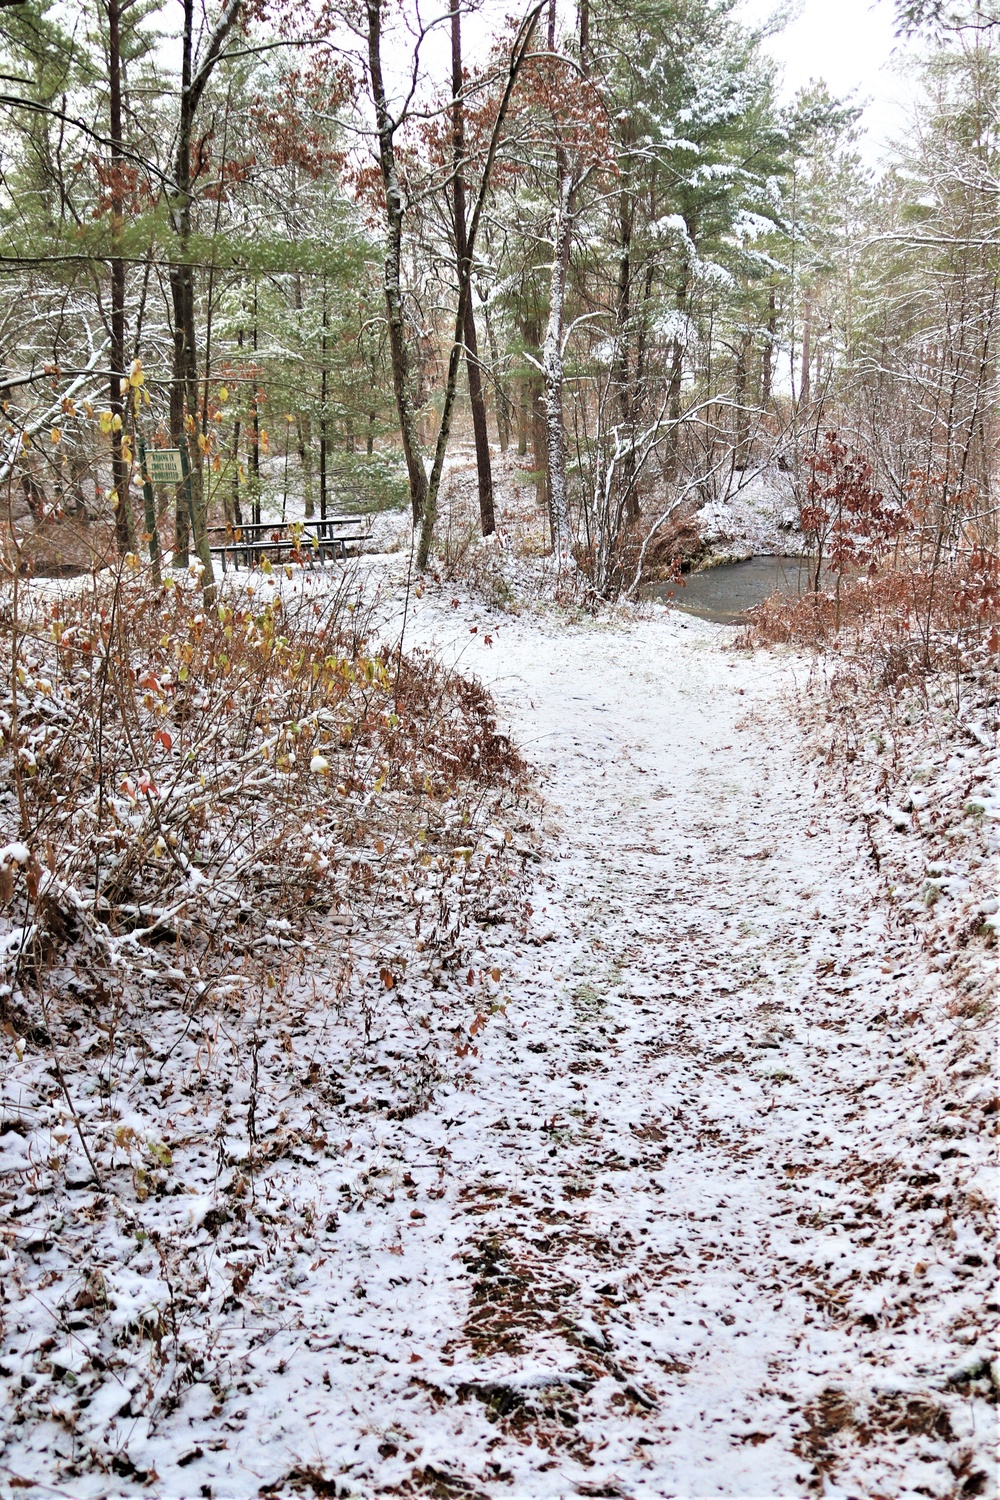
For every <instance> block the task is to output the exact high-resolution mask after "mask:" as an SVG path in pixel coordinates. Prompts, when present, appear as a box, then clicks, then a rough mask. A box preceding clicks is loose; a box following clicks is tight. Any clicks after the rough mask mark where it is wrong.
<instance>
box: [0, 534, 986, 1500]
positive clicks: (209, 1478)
mask: <svg viewBox="0 0 1000 1500" xmlns="http://www.w3.org/2000/svg"><path fill="white" fill-rule="evenodd" d="M387 568H388V571H390V572H392V571H393V570H395V572H396V573H397V574H399V575H400V576H401V572H402V569H401V559H399V558H397V559H393V560H390V561H389V563H388V564H387ZM409 631H410V636H411V639H413V640H415V641H417V642H420V641H423V642H426V643H428V644H433V645H434V646H435V648H436V649H437V650H438V651H439V652H440V653H441V654H442V656H443V657H444V658H445V660H447V661H450V662H454V663H456V664H457V665H459V666H460V668H461V670H463V671H468V672H471V673H474V674H475V675H478V676H480V677H481V678H482V680H483V681H484V682H485V683H486V684H487V685H489V686H490V687H491V688H492V689H493V691H494V692H495V694H496V696H497V699H498V702H499V704H500V708H501V718H502V719H503V718H506V720H507V721H508V722H509V726H510V729H511V731H512V733H513V735H514V738H515V740H516V743H517V744H518V745H519V747H520V748H521V751H522V753H523V754H524V756H525V757H526V758H527V759H528V761H529V762H530V763H531V765H532V766H533V767H534V768H535V770H536V772H537V775H538V776H539V778H540V782H541V790H542V792H543V794H544V796H545V798H546V800H547V806H548V814H547V816H548V818H549V820H550V826H549V827H548V829H547V832H546V838H545V842H544V844H543V845H542V846H541V847H537V846H536V843H535V842H534V841H533V839H532V837H531V832H530V829H531V823H532V819H531V818H530V817H529V816H528V814H527V813H525V815H524V827H523V830H522V831H521V832H520V833H518V831H517V830H516V828H507V829H506V830H504V829H499V830H497V831H496V837H497V838H498V840H499V843H500V844H501V845H503V846H504V847H509V845H506V844H505V833H508V832H509V833H510V834H511V838H512V841H513V842H514V846H515V847H517V848H519V849H520V857H521V860H522V862H523V864H524V866H525V870H526V872H530V871H534V876H533V885H532V888H531V889H530V892H529V900H528V906H527V907H524V908H522V910H521V913H520V916H519V917H518V916H517V915H516V914H515V911H514V909H513V908H511V907H509V906H508V907H507V908H506V909H505V908H503V907H499V908H497V909H495V910H491V909H490V908H489V906H488V903H484V904H482V905H481V906H480V907H479V909H478V910H477V912H476V913H475V914H474V920H473V921H472V923H471V925H470V929H469V931H468V932H467V933H466V935H465V937H464V939H463V943H464V948H463V958H462V966H461V970H460V971H459V972H455V971H454V970H448V969H445V970H444V971H443V972H441V971H435V972H433V973H425V972H423V971H422V970H420V969H419V966H418V967H417V968H416V970H415V971H412V972H406V973H405V974H404V973H403V971H402V966H401V965H400V964H399V963H398V962H397V963H396V965H395V973H396V975H397V976H398V982H397V983H396V984H395V986H394V988H393V989H392V991H391V992H388V993H383V995H382V998H381V1000H379V999H378V998H377V992H376V991H377V986H376V990H373V989H372V988H371V987H369V988H368V989H367V990H364V991H363V993H362V994H361V997H360V999H359V1000H358V1001H357V1002H355V1003H352V1002H351V1000H350V996H348V997H347V999H346V1000H345V997H344V996H343V995H341V996H339V997H338V996H337V995H336V993H335V983H334V979H335V976H336V974H339V973H341V972H342V971H341V970H340V969H339V968H337V967H336V966H332V967H331V969H330V971H329V972H327V971H326V970H325V968H324V960H323V954H322V950H321V949H319V948H317V949H316V950H315V951H314V952H313V953H311V954H310V955H308V957H307V959H306V961H305V962H304V963H303V962H301V961H299V960H298V959H296V960H295V961H294V962H287V961H286V962H284V963H283V965H281V976H280V977H281V986H282V987H281V990H280V994H278V993H276V994H275V996H274V998H273V1000H269V999H268V997H267V996H266V995H265V996H264V997H263V999H262V1000H261V1001H260V1002H259V1004H260V1011H259V1015H258V1016H257V1017H256V1018H255V1024H254V1026H253V1028H252V1032H251V1041H252V1045H251V1046H249V1047H248V1048H247V1050H246V1051H245V1052H244V1053H243V1054H242V1055H240V1056H238V1057H237V1058H236V1059H235V1061H232V1062H231V1064H230V1068H231V1071H230V1073H229V1076H228V1077H226V1078H225V1079H224V1080H222V1079H220V1080H219V1081H218V1087H216V1086H215V1085H214V1084H213V1088H212V1090H211V1091H210V1092H209V1095H208V1096H207V1097H206V1096H205V1095H204V1094H199V1093H198V1091H197V1081H198V1079H199V1077H207V1078H210V1079H214V1078H215V1075H214V1074H213V1073H212V1071H211V1070H212V1065H213V1048H222V1047H223V1046H224V1044H225V1041H226V1029H227V1025H228V1024H229V1022H228V1020H227V1015H226V1011H225V1008H224V1006H220V1008H219V1011H218V1018H217V1024H216V1034H215V1036H214V1038H213V1035H212V1034H211V1033H210V1029H209V1028H206V1025H205V1017H204V1015H202V1016H201V1018H200V1021H199V1029H198V1030H197V1035H196V1036H191V1035H189V1028H188V1023H187V1022H186V1021H185V1019H184V1017H183V1015H179V1016H178V1018H177V1022H176V1025H175V1031H176V1037H175V1039H174V1040H173V1041H172V1042H170V1043H169V1047H168V1049H167V1050H168V1053H169V1055H168V1057H166V1058H165V1059H164V1060H163V1062H162V1063H161V1064H160V1065H159V1066H158V1068H157V1070H156V1071H155V1076H152V1075H151V1076H150V1079H149V1089H150V1092H151V1094H153V1093H154V1091H155V1100H154V1101H152V1102H150V1103H149V1105H148V1111H149V1113H152V1112H153V1110H154V1108H155V1111H156V1112H157V1113H158V1117H159V1119H160V1121H161V1126H160V1128H161V1132H162V1133H161V1136H160V1141H161V1142H162V1145H163V1149H164V1150H165V1151H167V1152H168V1154H169V1156H170V1174H171V1176H170V1182H171V1184H175V1185H171V1186H170V1188H169V1190H168V1191H166V1192H165V1193H164V1194H162V1195H160V1196H153V1197H149V1198H148V1199H147V1200H146V1201H144V1202H143V1203H142V1205H141V1207H140V1208H137V1209H135V1211H134V1212H131V1213H126V1212H124V1211H123V1210H122V1207H121V1204H120V1203H115V1202H109V1200H108V1199H107V1197H105V1196H103V1195H101V1194H100V1193H98V1192H96V1191H95V1189H94V1185H93V1183H92V1182H90V1181H88V1179H87V1174H86V1172H85V1171H81V1172H80V1173H79V1179H78V1180H75V1181H74V1180H71V1179H70V1176H69V1175H68V1174H62V1175H57V1176H54V1177H52V1178H51V1179H50V1180H49V1181H48V1182H46V1183H43V1187H42V1190H41V1191H39V1193H38V1194H37V1195H36V1196H32V1193H31V1188H30V1185H27V1184H26V1186H25V1188H24V1196H23V1197H22V1199H21V1200H20V1201H19V1203H18V1205H17V1209H16V1212H17V1218H16V1219H11V1220H10V1228H9V1229H8V1231H7V1232H6V1236H5V1242H6V1245H7V1257H8V1259H7V1265H6V1269H5V1276H4V1294H5V1297H6V1299H7V1306H6V1309H5V1310H6V1314H7V1326H6V1335H5V1342H4V1346H3V1351H2V1353H0V1362H2V1365H3V1371H4V1378H5V1379H6V1381H7V1390H8V1399H7V1404H6V1408H5V1410H6V1413H7V1421H8V1423H9V1424H10V1425H9V1426H8V1429H7V1433H6V1451H5V1456H4V1459H3V1464H4V1470H3V1473H4V1476H5V1479H6V1482H7V1483H14V1484H17V1485H19V1486H20V1487H21V1488H22V1490H23V1489H31V1488H37V1489H38V1491H39V1493H47V1492H49V1491H48V1489H47V1486H54V1487H56V1488H59V1489H61V1490H62V1491H63V1492H67V1493H68V1492H71V1493H72V1494H74V1495H75V1496H80V1497H84V1496H90V1495H111V1494H133V1493H135V1494H138V1493H152V1494H157V1495H161V1496H165V1497H181V1496H182V1497H188V1496H197V1495H207V1496H214V1497H217V1500H218V1497H241V1500H242V1497H250V1496H255V1495H258V1494H267V1495H290V1494H292V1493H304V1494H307V1495H308V1494H310V1493H315V1494H326V1495H332V1494H336V1495H349V1496H371V1497H374V1496H385V1495H389V1494H400V1495H407V1494H409V1495H418V1494H427V1495H441V1496H445V1495H460V1494H461V1495H473V1496H475V1495H478V1496H490V1497H500V1496H512V1497H524V1500H528V1497H530V1500H541V1497H545V1496H553V1497H555V1496H570V1495H620V1496H636V1497H639V1496H649V1497H654V1496H655V1497H660V1496H664V1495H684V1496H694V1495H698V1496H702V1495H723V1496H730V1497H737V1496H762V1495H783V1496H784V1495H801V1496H806V1495H809V1494H811V1493H825V1494H827V1495H836V1494H843V1495H860V1494H864V1495H865V1496H884V1497H887V1500H888V1497H892V1500H899V1497H903V1496H914V1497H915V1496H916V1495H918V1494H919V1495H931V1496H940V1497H942V1500H943V1497H945V1496H956V1495H978V1494H982V1495H987V1494H990V1493H992V1490H993V1486H994V1478H993V1474H994V1471H993V1469H992V1467H991V1460H990V1456H989V1452H988V1446H989V1443H990V1440H991V1437H992V1436H993V1432H994V1427H995V1422H994V1415H995V1413H994V1410H993V1407H992V1406H991V1405H990V1404H989V1399H990V1391H991V1385H990V1377H989V1363H988V1348H987V1345H986V1337H987V1333H986V1324H985V1321H984V1320H985V1319H986V1318H987V1317H988V1316H989V1312H988V1309H987V1303H988V1298H989V1297H990V1295H995V1294H990V1293H989V1291H988V1285H989V1283H988V1277H987V1270H986V1266H987V1263H988V1261H989V1257H990V1250H991V1241H992V1233H993V1231H992V1225H991V1222H990V1216H989V1213H990V1210H989V1198H990V1193H991V1183H990V1178H989V1174H990V1170H991V1168H990V1164H989V1163H990V1158H989V1152H988V1142H987V1139H986V1136H985V1134H983V1133H974V1132H973V1130H972V1129H971V1128H967V1127H966V1126H964V1125H963V1126H962V1127H961V1129H958V1130H956V1128H955V1123H954V1121H955V1115H956V1111H955V1108H954V1104H955V1102H956V1101H963V1100H965V1099H967V1098H968V1097H969V1095H970V1094H971V1092H972V1091H975V1090H979V1091H980V1092H981V1091H982V1090H983V1089H984V1086H985V1084H986V1082H987V1079H986V1077H985V1076H984V1074H983V1071H982V1070H983V1062H982V1056H983V1048H982V1045H981V1035H980V1033H981V1028H982V1025H983V1019H982V1016H981V1015H980V1014H979V1013H978V1012H973V1013H971V1014H970V1013H969V1008H968V1007H965V1009H963V1008H962V1007H961V1006H956V1005H955V1003H954V1001H955V995H954V991H953V990H952V989H951V988H950V987H949V985H948V983H947V982H946V980H945V978H944V977H943V976H942V974H941V973H940V972H939V971H937V970H935V969H934V968H932V967H931V966H930V965H929V964H928V962H927V960H926V956H925V954H924V953H923V950H922V946H921V933H920V929H919V927H918V926H917V925H915V924H913V923H910V924H908V925H902V924H900V923H899V922H898V921H897V917H896V913H895V911H894V909H893V907H892V906H891V905H890V904H887V903H886V902H885V900H884V899H883V891H882V887H881V878H880V875H879V873H878V871H877V870H876V867H875V862H874V860H873V859H872V857H871V850H870V844H869V841H868V839H867V836H866V828H865V824H864V822H863V820H862V819H861V818H856V819H854V820H853V821H852V820H851V818H850V816H849V807H848V806H847V805H846V804H844V803H843V802H842V801H841V800H840V798H839V797H838V795H837V794H836V793H835V791H834V789H833V787H832V785H831V784H829V783H828V782H827V781H826V780H825V778H824V776H823V773H822V771H821V770H820V769H818V768H816V769H813V768H810V769H807V768H806V763H805V761H804V759H803V758H802V756H801V754H800V743H799V735H798V731H797V729H796V727H795V724H794V720H793V716H792V713H791V709H790V703H789V697H788V695H789V693H790V692H791V690H792V688H793V686H794V676H795V672H796V670H797V668H796V663H795V660H794V658H791V657H780V656H768V655H764V654H758V655H756V656H749V655H744V654H737V653H734V652H732V651H731V650H729V649H728V643H729V641H730V638H731V637H730V633H729V632H728V631H726V630H724V629H721V628H719V627H715V626H711V625H708V624H704V623H702V622H699V621H694V620H687V619H685V620H681V619H678V618H677V617H676V616H669V615H666V614H665V613H664V614H662V615H660V614H658V615H657V616H656V618H654V619H647V620H632V621H628V620H626V621H622V622H619V623H616V624H610V623H608V622H585V623H579V624H575V625H569V626H567V625H565V624H562V623H560V622H559V620H558V619H557V618H556V617H554V616H551V617H549V618H548V619H547V620H546V619H539V618H527V619H526V618H518V617H515V616H511V615H499V614H495V613H491V612H490V611H488V610H487V609H486V608H485V607H484V606H482V605H479V604H477V603H476V602H475V601H471V600H470V599H469V598H468V597H467V596H466V595H465V594H464V593H463V592H462V591H461V590H460V589H455V590H452V589H451V588H450V587H449V589H448V591H447V593H446V594H443V595H437V594H436V593H434V592H433V591H432V593H431V594H429V595H426V596H425V597H423V598H422V599H416V598H411V600H410V624H409ZM410 920H411V923H412V918H411V919H410ZM413 936H414V929H413V927H412V925H411V926H409V927H401V928H400V938H399V941H400V943H402V942H403V941H404V939H405V940H407V941H412V939H413ZM396 957H397V959H398V957H399V955H398V954H397V955H396ZM369 958H370V962H371V963H373V964H376V963H378V962H379V961H381V962H382V963H383V965H384V966H385V965H389V966H392V955H391V954H388V953H384V952H375V951H374V950H373V952H372V953H371V955H369ZM367 961H368V960H367V959H366V962H367ZM277 969H278V960H277V958H276V967H275V972H276V973H277ZM470 996H475V997H476V999H475V1003H474V1004H471V1005H470V999H469V997H470ZM163 1014H164V1025H166V1023H167V1019H168V1017H167V1013H166V1011H164V1012H163ZM18 1050H20V1051H21V1052H22V1053H23V1056H22V1057H21V1059H20V1061H19V1062H18V1061H15V1059H14V1057H11V1059H10V1064H11V1075H10V1076H11V1078H12V1080H14V1085H15V1086H17V1080H18V1079H19V1078H20V1079H22V1080H23V1082H22V1084H21V1085H20V1086H22V1087H23V1088H24V1089H25V1091H27V1089H28V1088H29V1086H31V1085H33V1084H34V1083H35V1082H36V1081H37V1080H36V1079H35V1076H34V1075H35V1074H44V1072H45V1069H46V1068H48V1069H50V1070H51V1067H52V1063H51V1058H49V1057H48V1056H46V1055H44V1054H43V1053H42V1051H41V1049H35V1051H34V1052H32V1049H31V1047H30V1045H29V1046H27V1047H25V1046H24V1044H22V1043H18ZM230 1056H232V1054H230ZM421 1067H423V1068H424V1072H423V1074H421ZM24 1068H27V1069H28V1070H29V1074H30V1076H26V1075H25V1074H23V1073H20V1072H19V1071H18V1070H19V1069H24ZM32 1070H33V1071H32ZM165 1079H168V1080H170V1081H171V1087H169V1088H168V1087H166V1086H165V1083H164V1080H165ZM417 1079H418V1080H419V1087H417V1086H415V1084H414V1082H413V1081H414V1080H417ZM404 1083H405V1086H404ZM13 1097H14V1096H13V1094H12V1093H11V1092H10V1091H9V1089H8V1092H7V1093H6V1094H5V1100H6V1101H7V1103H6V1105H5V1108H6V1109H7V1110H10V1108H11V1103H10V1101H11V1100H12V1099H13ZM202 1100H204V1102H202ZM114 1104H115V1097H114V1094H113V1093H112V1095H111V1098H110V1105H111V1106H112V1107H113V1106H114ZM120 1124H121V1127H122V1129H124V1130H127V1129H128V1128H129V1120H128V1119H127V1118H125V1117H124V1116H123V1117H122V1119H121V1121H120ZM144 1128H146V1129H148V1119H146V1120H144ZM30 1140H31V1134H30V1132H28V1133H25V1134H15V1136H14V1137H13V1138H12V1135H11V1134H10V1133H8V1134H7V1135H5V1136H4V1145H5V1146H9V1147H10V1148H11V1151H12V1152H13V1155H8V1156H7V1157H5V1159H4V1161H5V1166H6V1170H7V1172H8V1173H15V1172H17V1171H18V1170H22V1171H24V1170H26V1168H27V1167H28V1156H30V1150H31V1146H30ZM19 1151H20V1152H22V1154H23V1155H24V1159H23V1160H14V1156H16V1155H17V1153H18V1152H19ZM989 1306H990V1308H992V1310H994V1311H995V1303H991V1304H989ZM137 1329H138V1330H139V1332H138V1334H137V1333H136V1330H137ZM994 1389H995V1388H994Z"/></svg>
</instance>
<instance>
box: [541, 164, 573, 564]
mask: <svg viewBox="0 0 1000 1500" xmlns="http://www.w3.org/2000/svg"><path fill="white" fill-rule="evenodd" d="M556 162H557V167H556V171H557V197H556V208H555V213H554V215H553V221H552V279H551V285H550V290H549V318H548V324H547V326H546V329H545V341H544V343H543V345H542V370H543V372H544V379H545V451H546V457H547V459H548V473H549V519H550V522H551V526H552V547H553V551H554V552H555V557H556V565H557V567H559V568H562V567H564V566H565V565H566V564H567V563H568V562H570V561H571V559H572V546H573V536H572V532H571V530H570V522H569V494H568V490H567V485H566V430H565V426H564V423H563V379H564V361H563V325H564V321H565V311H566V282H567V278H568V275H569V249H570V230H571V221H572V214H571V199H572V192H573V183H572V177H571V173H570V169H569V163H568V162H567V160H566V153H565V149H564V148H563V147H562V146H561V145H560V146H559V147H558V148H557V152H556Z"/></svg>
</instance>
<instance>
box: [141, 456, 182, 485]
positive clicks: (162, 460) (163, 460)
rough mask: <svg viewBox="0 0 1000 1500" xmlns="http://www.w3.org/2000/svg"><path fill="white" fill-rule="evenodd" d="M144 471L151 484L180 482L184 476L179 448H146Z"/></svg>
mask: <svg viewBox="0 0 1000 1500" xmlns="http://www.w3.org/2000/svg"><path fill="white" fill-rule="evenodd" d="M146 472H147V473H148V475H149V478H150V481H151V483H153V484H180V483H181V482H182V480H183V478H184V468H183V466H182V464H181V450H180V449H179V448H147V449H146Z"/></svg>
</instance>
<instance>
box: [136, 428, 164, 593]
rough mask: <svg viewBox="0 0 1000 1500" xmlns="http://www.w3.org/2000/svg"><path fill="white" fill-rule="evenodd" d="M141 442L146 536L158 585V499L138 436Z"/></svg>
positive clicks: (143, 443) (144, 445)
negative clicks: (154, 492)
mask: <svg viewBox="0 0 1000 1500" xmlns="http://www.w3.org/2000/svg"><path fill="white" fill-rule="evenodd" d="M136 435H137V437H138V442H139V468H140V470H141V472H142V500H143V507H144V510H145V516H146V536H147V538H148V541H149V560H150V562H151V563H152V565H153V577H154V579H155V580H156V582H157V583H159V582H160V533H159V531H158V530H157V526H156V497H155V496H154V494H153V480H152V475H151V473H150V466H149V464H148V463H147V461H146V444H145V442H144V441H143V438H142V435H141V434H136Z"/></svg>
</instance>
